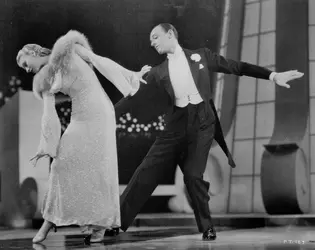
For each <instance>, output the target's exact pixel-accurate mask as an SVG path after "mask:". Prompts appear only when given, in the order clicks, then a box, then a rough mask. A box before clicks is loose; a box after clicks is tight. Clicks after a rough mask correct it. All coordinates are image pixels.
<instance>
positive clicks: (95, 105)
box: [17, 30, 150, 243]
mask: <svg viewBox="0 0 315 250" xmlns="http://www.w3.org/2000/svg"><path fill="white" fill-rule="evenodd" d="M50 52H51V53H50ZM17 63H18V65H19V66H20V67H22V68H24V69H25V70H26V71H27V72H30V71H31V72H34V73H36V75H35V76H34V80H33V91H34V93H35V95H36V96H37V97H38V98H41V99H43V102H44V111H43V117H42V131H41V140H40V144H39V148H38V152H37V154H36V157H35V158H36V161H37V160H38V159H39V158H41V157H43V156H46V155H49V156H50V157H53V158H54V160H53V162H52V165H51V172H50V175H49V184H48V192H47V195H46V197H45V201H44V205H43V208H42V214H43V218H44V219H45V221H44V223H43V225H42V227H41V228H40V230H39V231H38V233H37V234H36V236H35V237H34V238H33V242H34V243H39V242H42V241H43V240H45V239H46V236H47V234H48V232H49V230H50V229H51V228H53V227H56V226H66V225H71V224H76V225H80V226H81V227H83V230H84V231H88V232H89V236H90V237H89V239H88V240H89V241H90V242H100V241H102V239H103V235H104V231H105V230H106V229H112V228H118V227H120V207H119V183H118V163H117V148H116V119H115V111H114V107H113V104H112V102H111V101H110V99H109V97H108V95H107V94H106V93H105V91H104V90H103V88H102V86H101V84H100V82H99V81H98V78H97V76H96V74H95V72H94V71H93V66H94V67H95V68H96V69H97V70H98V71H100V72H101V73H102V74H103V75H104V76H105V77H106V78H107V79H108V80H109V81H111V82H112V83H113V84H114V85H115V86H116V87H117V88H118V89H119V90H120V92H121V93H122V94H123V95H124V96H127V95H132V94H133V93H134V92H135V91H136V90H137V89H138V88H139V84H140V81H141V82H144V81H143V79H142V76H143V75H144V74H145V73H146V72H148V71H149V70H150V67H149V66H144V67H143V68H142V70H141V71H140V72H133V71H129V70H127V69H125V68H123V67H122V66H120V65H118V64H117V63H115V62H114V61H112V60H110V59H108V58H104V57H100V56H98V55H96V54H94V53H93V52H92V49H91V47H90V45H89V43H88V40H87V39H86V37H85V36H84V35H83V34H81V33H79V32H77V31H73V30H72V31H69V32H68V33H67V34H66V35H64V36H62V37H61V38H59V39H58V40H57V42H56V43H55V45H54V46H53V49H52V51H50V50H48V49H45V48H42V47H40V46H39V45H34V44H33V45H32V44H31V45H26V46H24V48H23V49H22V50H21V51H20V52H19V53H18V56H17ZM57 92H62V93H64V94H66V95H69V96H70V98H71V100H72V113H71V122H70V124H69V126H68V127H67V129H66V131H65V132H64V134H63V135H62V137H61V138H60V135H61V126H60V121H59V119H58V116H57V112H56V109H55V97H54V94H55V93H57Z"/></svg>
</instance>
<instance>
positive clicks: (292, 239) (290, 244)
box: [0, 226, 315, 250]
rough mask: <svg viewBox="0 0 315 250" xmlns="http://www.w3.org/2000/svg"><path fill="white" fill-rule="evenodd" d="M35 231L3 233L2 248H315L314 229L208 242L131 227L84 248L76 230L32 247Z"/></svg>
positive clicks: (255, 232) (235, 233) (225, 235)
mask: <svg viewBox="0 0 315 250" xmlns="http://www.w3.org/2000/svg"><path fill="white" fill-rule="evenodd" d="M35 232H36V230H12V231H5V230H0V249H16V250H19V249H36V250H39V249H40V250H42V249H47V250H50V249H51V250H52V249H56V250H62V249H64V250H66V249H71V250H73V249H90V250H96V249H98V250H100V249H104V250H111V249H115V250H117V249H131V250H133V249H134V250H141V249H156V250H159V249H174V250H176V249H180V250H183V249H200V250H202V249H211V250H247V249H254V250H263V249H268V250H273V249H275V250H276V249H277V250H282V249H283V250H300V249H301V250H302V249H315V241H314V242H312V240H315V227H293V226H286V227H271V228H257V229H240V230H222V231H219V232H218V233H217V236H218V238H217V240H216V241H213V242H205V241H202V240H201V235H200V234H199V233H198V232H197V231H196V229H195V228H192V227H186V228H184V227H179V228H170V227H168V228H161V227H159V228H152V227H150V228H132V229H131V230H130V231H128V232H126V233H120V235H119V236H117V237H116V238H108V239H105V241H104V242H103V243H100V244H93V245H90V246H87V245H84V243H83V238H84V235H83V234H80V232H79V231H78V229H77V228H62V229H61V230H58V232H57V233H53V232H51V233H50V234H49V236H48V238H47V239H46V240H45V241H44V242H43V244H32V242H31V239H32V236H33V235H34V234H35Z"/></svg>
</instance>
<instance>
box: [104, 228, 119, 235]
mask: <svg viewBox="0 0 315 250" xmlns="http://www.w3.org/2000/svg"><path fill="white" fill-rule="evenodd" d="M118 234H119V228H112V229H106V230H105V233H104V236H117V235H118Z"/></svg>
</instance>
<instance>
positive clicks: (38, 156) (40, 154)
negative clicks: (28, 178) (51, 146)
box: [30, 152, 50, 167]
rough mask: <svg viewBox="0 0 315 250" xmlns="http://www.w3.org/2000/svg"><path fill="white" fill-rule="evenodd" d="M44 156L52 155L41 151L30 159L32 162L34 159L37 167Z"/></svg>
mask: <svg viewBox="0 0 315 250" xmlns="http://www.w3.org/2000/svg"><path fill="white" fill-rule="evenodd" d="M43 157H50V155H49V154H47V153H43V152H39V153H37V154H36V155H35V156H34V157H33V158H32V159H30V162H32V161H33V166H34V167H35V166H36V164H37V161H38V160H39V159H41V158H43Z"/></svg>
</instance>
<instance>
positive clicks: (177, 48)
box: [167, 44, 183, 59]
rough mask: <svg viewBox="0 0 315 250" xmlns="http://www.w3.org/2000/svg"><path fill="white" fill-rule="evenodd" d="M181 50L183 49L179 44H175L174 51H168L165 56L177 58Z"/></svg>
mask: <svg viewBox="0 0 315 250" xmlns="http://www.w3.org/2000/svg"><path fill="white" fill-rule="evenodd" d="M182 51H183V48H182V47H181V46H180V45H179V44H177V45H176V47H175V51H174V53H168V54H167V58H168V59H174V58H177V57H178V56H179V55H180V53H182Z"/></svg>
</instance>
